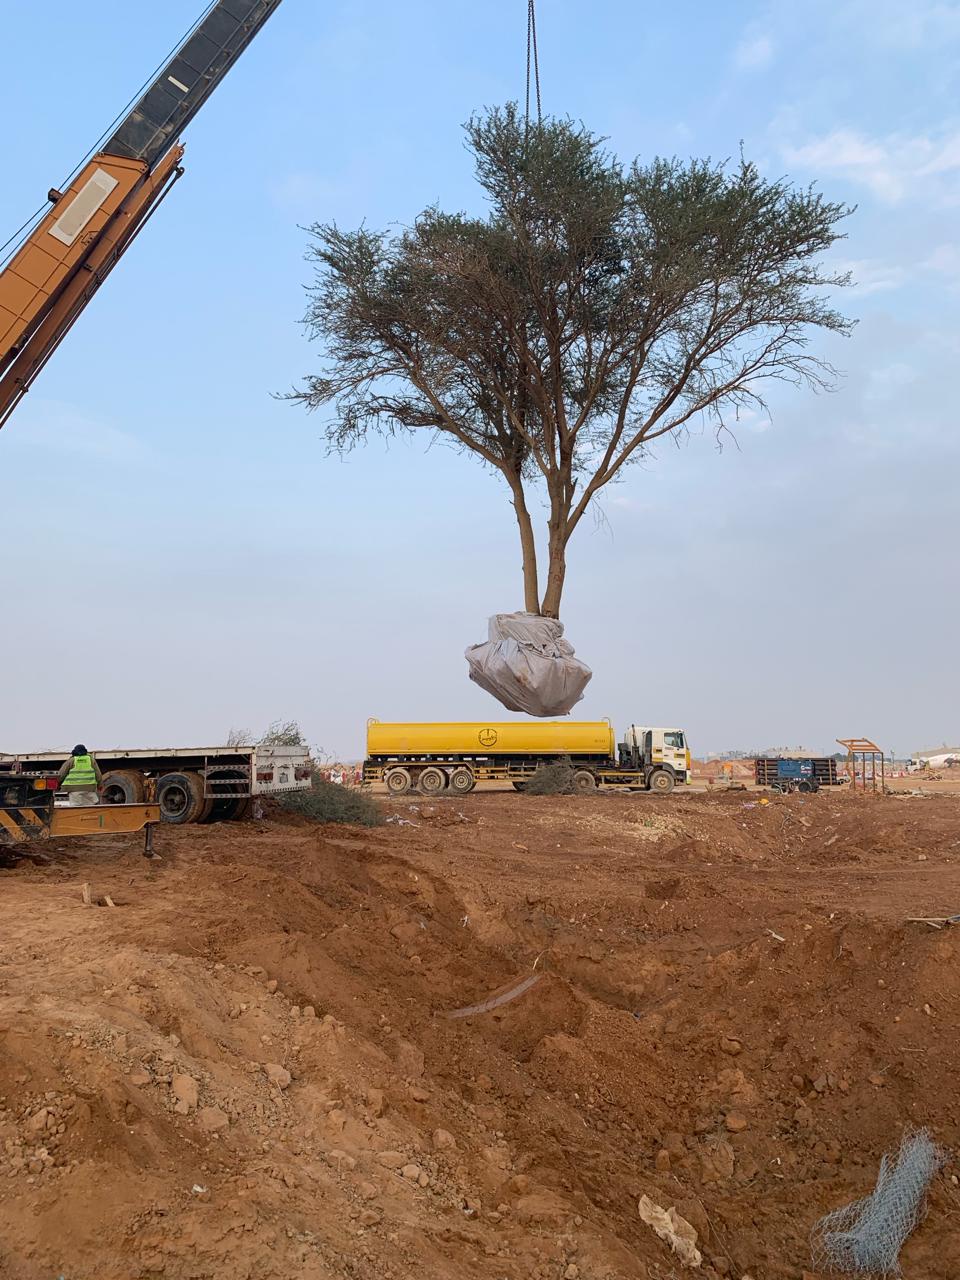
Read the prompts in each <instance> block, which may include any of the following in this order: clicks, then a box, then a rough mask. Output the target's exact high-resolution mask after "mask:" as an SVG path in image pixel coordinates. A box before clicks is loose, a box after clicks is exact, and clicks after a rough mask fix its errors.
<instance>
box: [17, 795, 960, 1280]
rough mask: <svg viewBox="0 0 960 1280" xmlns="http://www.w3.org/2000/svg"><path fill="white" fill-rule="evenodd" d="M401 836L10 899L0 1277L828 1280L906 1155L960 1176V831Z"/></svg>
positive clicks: (913, 1254) (934, 1247)
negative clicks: (662, 1213)
mask: <svg viewBox="0 0 960 1280" xmlns="http://www.w3.org/2000/svg"><path fill="white" fill-rule="evenodd" d="M388 808H389V812H390V814H391V816H392V818H393V819H394V821H392V822H391V823H390V824H389V825H387V826H385V827H383V828H380V829H375V830H354V829H346V828H317V827H314V826H311V825H309V824H307V823H305V822H303V821H300V820H296V821H293V820H289V819H284V818H282V817H273V818H270V819H268V820H266V821H264V822H261V823H256V824H247V825H237V824H225V825H221V826H214V827H190V828H184V829H172V828H164V829H163V830H162V832H161V833H160V836H159V838H158V849H159V850H160V852H161V853H162V855H163V856H162V860H161V861H158V862H154V863H147V862H146V861H145V860H144V859H143V858H142V856H141V855H140V851H139V842H138V841H133V840H131V839H129V838H123V839H121V838H110V839H103V840H100V841H84V842H72V843H67V842H62V843H61V844H60V845H58V846H47V851H48V852H50V853H52V854H53V855H54V859H53V861H52V862H51V863H50V864H49V865H44V866H39V865H32V864H29V863H19V864H17V865H16V866H13V867H7V868H4V869H0V913H2V914H0V1276H3V1277H4V1280H8V1278H9V1280H56V1278H57V1277H62V1278H63V1280H128V1278H132V1277H137V1278H149V1280H159V1278H162V1280H188V1278H189V1280H201V1278H207V1277H217V1278H218V1280H219V1278H221V1277H229V1278H231V1280H233V1278H237V1280H245V1278H250V1280H289V1278H290V1277H294V1276H296V1277H304V1278H306V1280H333V1278H336V1280H340V1278H341V1277H352V1278H357V1280H366V1278H367V1277H377V1278H379V1277H390V1278H393V1280H401V1278H403V1280H406V1278H407V1277H414V1276H416V1277H418V1278H420V1280H422V1278H423V1277H429V1278H430V1280H454V1278H456V1280H481V1278H483V1280H528V1278H531V1280H633V1278H634V1277H647V1278H648V1280H668V1278H669V1277H679V1276H680V1275H681V1274H683V1275H686V1274H691V1275H692V1274H698V1275H702V1276H704V1277H707V1280H713V1278H714V1277H717V1276H723V1277H734V1278H735V1280H741V1278H742V1277H747V1276H749V1277H752V1280H770V1278H785V1280H790V1278H793V1280H803V1278H804V1277H811V1276H813V1275H814V1273H813V1272H812V1270H811V1268H810V1261H809V1257H810V1254H809V1246H808V1236H809V1231H810V1228H811V1226H812V1225H813V1223H814V1222H815V1221H816V1220H817V1218H818V1217H819V1216H820V1215H822V1214H823V1213H825V1212H826V1211H828V1210H830V1209H832V1208H835V1207H838V1206H840V1205H843V1204H845V1203H846V1202H848V1201H849V1200H851V1199H853V1198H854V1197H857V1196H860V1195H863V1194H865V1193H867V1192H868V1191H869V1190H870V1189H871V1188H872V1186H873V1183H874V1181H875V1178H876V1174H877V1168H878V1164H879V1161H880V1157H881V1155H882V1153H883V1152H884V1151H885V1150H888V1149H890V1148H891V1147H895V1146H896V1144H897V1143H898V1142H899V1139H900V1136H901V1133H902V1132H903V1130H904V1128H905V1127H909V1126H928V1127H929V1128H930V1129H931V1131H932V1133H933V1135H934V1137H935V1138H936V1140H937V1141H938V1142H940V1143H942V1144H943V1145H944V1146H945V1147H946V1148H947V1149H948V1150H949V1151H955V1150H956V1149H957V1145H958V1138H960V1135H958V1120H960V1095H958V1091H957V1076H958V1067H960V1054H958V1048H957V1045H958V1036H957V1032H958V1025H960V973H958V958H960V931H958V930H957V929H955V928H953V929H942V930H935V929H933V928H931V927H929V926H928V925H925V924H915V923H908V922H907V920H906V918H907V917H910V916H947V915H951V914H953V913H955V912H960V821H958V819H960V799H958V798H956V797H952V796H928V797H912V796H905V797H894V796H891V797H884V798H879V799H875V798H872V797H869V798H860V797H854V796H851V795H847V794H838V793H822V794H820V795H818V796H812V797H801V796H793V797H775V798H773V799H771V800H770V802H769V803H767V804H762V803H760V800H759V798H758V797H757V796H756V795H755V794H753V793H744V792H729V793H725V794H724V793H718V794H702V795H696V794H694V795H689V794H684V795H681V794H676V793H675V794H674V795H672V796H670V797H666V798H663V799H660V798H655V797H652V796H646V795H631V796H617V795H614V796H601V795H597V796H588V797H533V796H522V795H517V794H513V793H508V794H503V793H491V794H478V795H473V796H471V797H468V798H466V799H463V800H446V801H436V802H433V803H430V804H427V803H424V802H419V803H418V802H416V801H411V802H409V803H408V802H406V801H404V802H400V803H393V804H391V805H389V806H388ZM84 882H89V883H90V885H91V888H92V894H93V899H94V905H92V906H90V907H85V906H84V905H83V902H82V896H81V889H82V885H83V883H84ZM104 895H109V896H110V898H111V899H112V901H113V902H114V903H115V904H116V905H115V907H113V908H111V907H109V906H107V905H100V904H101V903H102V901H103V898H104ZM534 978H535V979H536V981H535V982H533V983H532V984H531V983H528V984H527V986H526V989H525V990H524V992H523V994H521V995H520V996H519V997H518V998H516V999H513V1000H511V1001H508V1002H506V1003H502V1004H500V1005H499V1006H497V1007H496V1008H492V1009H488V1010H487V1011H484V1012H475V1013H473V1014H469V1015H467V1016H464V1017H457V1018H451V1017H450V1016H449V1015H450V1014H451V1013H452V1012H454V1011H456V1010H458V1009H460V1008H462V1007H464V1006H473V1005H476V1004H478V1003H482V1002H484V1001H488V1000H490V999H491V998H493V997H495V996H497V995H498V994H505V993H509V992H510V991H511V990H513V989H514V988H515V987H516V986H517V985H518V984H519V983H521V982H522V981H524V980H526V979H534ZM957 1173H960V1169H958V1167H957V1165H956V1164H955V1163H953V1161H952V1160H951V1162H950V1163H948V1164H947V1166H946V1168H945V1170H944V1173H943V1174H942V1175H941V1176H940V1177H939V1178H938V1179H937V1180H936V1182H935V1183H934V1186H933V1188H932V1192H931V1196H930V1205H929V1213H928V1215H927V1217H926V1219H925V1220H924V1221H923V1223H922V1224H921V1225H920V1227H919V1228H918V1229H917V1231H916V1232H915V1233H914V1234H913V1236H912V1237H911V1238H910V1240H909V1241H908V1243H907V1245H906V1247H905V1249H904V1251H903V1255H902V1261H903V1266H904V1272H905V1274H906V1276H908V1277H911V1278H912V1280H920V1278H921V1277H922V1278H923V1280H955V1278H956V1276H957V1275H960V1233H958V1231H957V1227H958V1224H960V1187H958V1185H957V1181H956V1175H957ZM641 1195H647V1196H649V1197H650V1198H651V1199H652V1200H654V1201H656V1202H657V1203H658V1204H660V1205H663V1206H664V1207H669V1206H671V1205H675V1206H677V1208H678V1210H679V1212H680V1213H681V1214H682V1215H683V1216H684V1217H685V1218H686V1219H688V1220H689V1222H691V1223H692V1224H693V1226H694V1227H695V1228H696V1230H697V1231H698V1233H699V1248H700V1249H701V1250H702V1252H703V1265H702V1268H701V1269H700V1271H699V1272H689V1273H688V1272H686V1271H684V1270H683V1269H682V1268H681V1266H680V1264H679V1262H678V1260H677V1259H676V1258H674V1257H673V1256H672V1255H671V1254H670V1252H669V1250H668V1248H667V1246H666V1245H665V1244H663V1243H662V1242H661V1241H660V1240H659V1239H658V1238H657V1237H656V1236H655V1235H654V1233H653V1231H652V1230H651V1229H650V1228H649V1227H647V1226H646V1225H644V1223H643V1222H642V1221H641V1219H640V1217H639V1215H638V1211H637V1204H638V1200H639V1198H640V1196H641Z"/></svg>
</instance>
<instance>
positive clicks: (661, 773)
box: [649, 769, 675, 796]
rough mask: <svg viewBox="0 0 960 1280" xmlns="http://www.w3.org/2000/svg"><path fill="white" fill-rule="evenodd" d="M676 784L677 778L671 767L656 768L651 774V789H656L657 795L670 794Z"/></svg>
mask: <svg viewBox="0 0 960 1280" xmlns="http://www.w3.org/2000/svg"><path fill="white" fill-rule="evenodd" d="M674 785H675V779H674V776H673V774H672V773H671V772H670V770H669V769H654V771H653V773H651V775H650V783H649V786H650V790H651V791H656V793H657V795H660V796H668V795H669V794H670V792H671V791H672V790H673V788H674Z"/></svg>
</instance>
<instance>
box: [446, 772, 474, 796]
mask: <svg viewBox="0 0 960 1280" xmlns="http://www.w3.org/2000/svg"><path fill="white" fill-rule="evenodd" d="M449 785H450V790H451V791H454V792H456V794H457V795H458V796H465V795H466V794H467V792H469V791H472V790H473V788H474V787H475V786H476V785H477V784H476V781H475V779H474V776H473V774H472V773H471V771H470V770H469V769H454V770H453V772H452V773H451V774H450V784H449Z"/></svg>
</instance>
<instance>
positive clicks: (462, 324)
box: [293, 105, 850, 617]
mask: <svg viewBox="0 0 960 1280" xmlns="http://www.w3.org/2000/svg"><path fill="white" fill-rule="evenodd" d="M466 131H467V137H468V141H469V146H470V149H471V150H472V152H473V154H474V155H475V157H476V163H477V177H478V179H479V182H480V185H481V187H482V188H483V190H484V191H485V192H486V195H487V198H488V200H489V204H490V212H489V215H488V216H487V217H486V218H472V217H467V216H465V215H464V214H448V213H443V212H441V211H440V210H439V209H435V208H433V209H427V210H426V211H425V212H424V213H423V214H422V215H421V216H420V217H419V218H418V219H417V222H416V225H415V226H413V227H411V228H409V229H407V230H405V231H403V232H402V234H399V235H395V236H390V235H387V234H384V233H379V232H375V231H370V230H367V229H363V228H361V229H360V230H359V231H343V230H341V229H340V228H339V227H337V226H334V225H325V224H318V225H316V226H313V227H312V228H311V229H310V230H311V234H312V236H313V241H312V243H311V248H310V256H311V257H312V258H313V259H314V260H315V261H316V263H317V272H316V280H315V283H314V285H313V286H312V287H311V289H310V290H309V294H310V303H309V311H308V315H307V320H306V323H307V326H308V330H309V333H310V335H311V337H314V338H317V339H319V340H320V341H321V343H322V345H323V349H324V356H323V365H322V368H321V371H320V372H319V373H317V374H314V375H313V376H310V377H308V378H307V380H306V383H305V385H304V386H303V387H302V388H300V389H299V390H297V391H296V392H294V393H293V398H294V399H296V400H299V401H301V402H302V403H304V404H305V405H307V406H309V407H310V408H318V407H320V406H324V405H333V406H335V408H336V413H335V414H334V415H331V418H330V421H329V423H328V425H327V427H326V435H327V438H328V441H329V442H330V444H331V445H332V446H333V447H334V448H335V449H337V450H340V451H346V450H349V449H350V448H352V447H353V446H354V445H355V444H357V443H358V442H359V441H360V440H362V439H363V438H364V437H365V436H366V435H367V434H368V433H369V432H371V431H374V432H380V433H390V432H395V431H397V430H404V431H426V432H428V433H439V435H441V436H442V437H445V438H446V439H448V440H449V441H451V442H452V443H454V444H455V445H456V446H457V447H458V448H460V449H462V450H463V451H464V452H465V453H469V454H472V455H474V456H475V457H477V458H479V459H480V460H481V461H482V462H483V463H485V464H486V465H487V466H489V467H492V468H493V469H494V470H496V471H498V472H499V473H500V474H501V475H502V476H503V478H504V480H505V481H506V483H507V485H508V487H509V490H510V494H511V497H512V502H513V508H514V511H515V512H516V517H517V523H518V525H519V529H520V542H521V546H522V550H523V586H524V607H525V608H526V609H527V610H528V611H529V612H531V613H542V614H544V615H546V616H548V617H558V616H559V611H560V602H561V597H562V592H563V585H564V578H565V575H566V549H567V545H568V543H569V541H570V538H571V535H572V534H573V532H574V530H575V529H576V528H577V526H578V525H579V524H580V523H581V521H582V520H583V517H584V515H585V514H586V512H587V510H588V509H589V507H590V504H591V502H592V501H593V499H594V498H595V497H596V495H597V494H598V493H599V491H600V490H601V489H602V488H603V486H604V485H606V484H609V483H610V481H611V480H613V479H615V478H616V477H617V476H618V475H619V474H620V473H621V472H622V470H623V468H624V467H626V466H627V464H628V463H630V462H633V461H636V460H637V459H638V458H640V457H642V456H643V455H644V453H645V452H646V451H647V450H648V448H649V446H650V445H651V443H652V442H653V441H654V440H656V439H658V438H659V437H661V436H669V435H676V434H677V433H679V432H682V431H684V430H685V429H687V428H688V426H689V425H690V424H691V423H692V422H694V421H696V420H698V419H702V418H703V417H704V416H712V418H713V420H714V423H715V425H716V426H717V428H718V429H723V428H724V427H725V426H726V425H727V424H729V422H730V421H731V420H732V419H735V418H736V417H737V415H738V414H739V413H740V412H741V411H742V410H743V409H744V407H754V408H757V407H761V408H762V407H763V400H762V395H763V384H764V381H765V380H767V379H771V378H773V379H780V380H786V381H792V382H795V383H798V384H808V385H811V386H813V387H815V388H817V387H826V386H828V385H829V384H830V383H831V381H832V378H833V370H832V368H831V367H830V366H829V365H828V364H826V363H825V362H824V361H823V360H822V359H820V358H818V357H817V356H816V355H815V354H813V353H812V352H811V351H810V350H809V349H808V343H809V340H810V337H811V333H812V331H814V330H817V329H824V330H830V331H833V332H835V333H845V332H847V331H848V330H849V327H850V325H849V322H848V321H847V320H846V319H845V318H844V317H843V316H842V315H840V314H839V313H838V312H837V311H836V310H834V309H833V307H832V306H831V305H830V303H829V301H828V299H827V298H826V297H825V296H824V292H823V290H824V288H825V287H827V286H831V287H832V286H838V285H844V284H847V283H849V280H848V277H847V276H845V275H836V274H830V273H829V272H828V271H826V270H825V269H824V267H823V265H822V262H821V255H822V254H823V252H824V250H826V249H828V248H829V247H830V245H832V244H833V243H834V242H835V241H836V240H837V239H839V238H840V232H839V230H838V226H839V223H840V222H841V221H842V219H843V218H844V217H845V216H846V215H847V214H848V213H849V212H850V211H849V209H847V208H846V207H845V206H843V205H839V204H833V203H830V202H829V201H827V200H825V199H824V197H823V196H822V195H820V194H819V193H817V192H816V191H814V190H812V189H798V188H796V187H794V186H792V185H790V184H789V183H788V182H787V181H784V180H780V181H775V182H771V181H768V180H766V179H764V178H763V177H761V175H760V174H759V173H758V171H757V169H756V168H755V166H754V165H752V164H750V163H748V162H747V161H745V160H742V159H741V160H740V162H739V163H737V164H735V165H733V166H730V165H724V164H715V163H712V162H710V161H707V160H691V161H689V162H686V163H683V162H680V161H678V160H663V159H656V160H653V161H651V162H650V163H649V164H642V163H640V162H639V161H635V162H634V163H633V164H632V165H631V166H630V167H629V168H624V167H623V166H622V165H621V164H620V163H619V162H618V161H617V160H616V159H615V158H613V157H612V156H611V155H610V154H609V153H608V152H607V151H605V150H604V147H603V142H602V139H599V138H597V137H595V136H594V135H592V134H591V133H589V132H588V131H587V129H586V128H584V127H583V126H582V125H577V124H574V123H573V122H572V121H570V120H559V119H547V120H544V121H543V123H542V124H538V125H532V124H531V125H528V124H527V123H526V122H525V121H524V119H523V117H522V115H521V114H520V113H519V112H518V110H517V108H516V107H515V106H513V105H509V106H507V107H505V108H500V109H494V110H492V111H489V112H486V113H485V114H483V115H480V116H477V117H475V118H474V119H473V120H471V121H470V122H469V124H468V125H467V127H466ZM537 483H538V484H539V487H540V491H541V493H543V492H544V491H545V497H546V505H547V509H548V517H547V530H546V533H547V536H546V548H547V557H548V561H547V572H546V578H545V581H544V582H543V584H541V577H540V572H539V568H538V558H537V541H536V536H535V531H534V525H533V521H532V518H531V514H530V506H531V503H530V501H528V494H529V492H530V488H531V485H533V484H537ZM541 586H542V595H541Z"/></svg>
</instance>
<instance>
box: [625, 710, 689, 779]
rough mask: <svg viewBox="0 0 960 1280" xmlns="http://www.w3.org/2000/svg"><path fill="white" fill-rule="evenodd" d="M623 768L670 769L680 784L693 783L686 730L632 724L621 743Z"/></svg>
mask: <svg viewBox="0 0 960 1280" xmlns="http://www.w3.org/2000/svg"><path fill="white" fill-rule="evenodd" d="M618 754H619V765H620V768H621V769H644V770H650V769H668V770H669V771H670V772H671V773H672V774H673V776H674V780H675V781H676V782H689V781H690V780H691V777H692V775H691V771H690V764H691V761H690V749H689V747H688V746H687V738H686V734H685V733H684V732H683V730H682V729H665V728H655V727H653V726H647V725H639V724H632V725H630V727H629V728H628V729H627V731H626V733H625V735H624V740H623V742H621V743H620V744H619V747H618Z"/></svg>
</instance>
